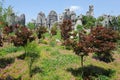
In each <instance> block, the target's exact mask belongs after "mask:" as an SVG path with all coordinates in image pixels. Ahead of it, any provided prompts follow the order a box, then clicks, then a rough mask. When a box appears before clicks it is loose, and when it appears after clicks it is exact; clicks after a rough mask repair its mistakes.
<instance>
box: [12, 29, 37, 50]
mask: <svg viewBox="0 0 120 80" xmlns="http://www.w3.org/2000/svg"><path fill="white" fill-rule="evenodd" d="M32 34H33V33H32V31H31V30H30V29H28V28H26V27H20V28H19V29H18V30H17V31H16V32H15V36H14V37H12V42H13V43H14V46H23V47H25V46H26V45H27V43H28V42H31V41H33V40H34V39H35V37H34V36H33V35H32ZM25 52H26V51H25Z"/></svg>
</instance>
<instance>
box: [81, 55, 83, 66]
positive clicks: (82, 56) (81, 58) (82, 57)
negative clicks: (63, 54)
mask: <svg viewBox="0 0 120 80" xmlns="http://www.w3.org/2000/svg"><path fill="white" fill-rule="evenodd" d="M81 67H82V68H83V55H81Z"/></svg>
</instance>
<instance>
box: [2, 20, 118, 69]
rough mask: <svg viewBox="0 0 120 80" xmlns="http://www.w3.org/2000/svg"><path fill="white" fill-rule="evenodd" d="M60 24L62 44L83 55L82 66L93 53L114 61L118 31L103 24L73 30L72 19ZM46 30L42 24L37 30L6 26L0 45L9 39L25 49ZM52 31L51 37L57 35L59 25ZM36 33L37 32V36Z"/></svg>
mask: <svg viewBox="0 0 120 80" xmlns="http://www.w3.org/2000/svg"><path fill="white" fill-rule="evenodd" d="M59 26H60V32H61V43H62V45H64V46H66V48H67V49H68V48H69V49H72V50H73V51H74V52H75V54H77V55H78V56H81V66H82V67H83V57H84V56H88V55H89V54H92V53H95V54H96V55H97V57H96V58H97V59H99V60H102V61H104V62H111V61H113V58H112V53H111V51H112V50H114V49H115V48H116V46H117V41H118V40H119V39H120V35H119V32H118V31H115V30H112V29H111V28H105V27H102V26H97V27H93V28H91V29H90V31H87V30H86V29H84V28H82V26H80V25H78V28H77V31H73V29H72V23H71V21H70V20H64V21H63V23H62V24H60V25H59ZM46 32H48V31H47V29H46V28H45V27H42V26H41V27H38V28H36V29H35V30H30V29H29V28H28V27H22V26H15V27H12V26H5V27H4V28H3V30H2V33H3V34H2V35H0V46H1V47H2V46H3V43H4V42H6V41H7V42H9V43H13V44H14V46H16V47H18V46H23V47H24V49H25V47H26V45H27V43H29V42H32V41H34V40H35V39H41V38H43V37H44V36H43V34H44V33H46ZM50 32H51V33H50V34H51V37H52V36H54V35H56V34H57V27H53V28H51V31H50ZM34 34H37V36H35V35H34ZM71 36H72V38H71ZM25 54H26V49H25Z"/></svg>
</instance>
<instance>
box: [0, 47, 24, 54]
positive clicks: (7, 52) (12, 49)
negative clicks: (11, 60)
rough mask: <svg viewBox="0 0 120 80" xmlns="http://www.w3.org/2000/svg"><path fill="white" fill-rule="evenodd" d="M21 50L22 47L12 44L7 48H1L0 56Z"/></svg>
mask: <svg viewBox="0 0 120 80" xmlns="http://www.w3.org/2000/svg"><path fill="white" fill-rule="evenodd" d="M21 50H23V48H22V47H15V46H13V45H10V46H8V47H6V48H2V49H0V56H5V55H6V54H10V53H15V52H18V51H21Z"/></svg>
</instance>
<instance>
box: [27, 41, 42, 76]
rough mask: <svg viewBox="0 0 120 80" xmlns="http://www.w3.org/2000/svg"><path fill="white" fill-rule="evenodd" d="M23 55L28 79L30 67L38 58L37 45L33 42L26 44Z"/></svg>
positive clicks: (30, 74) (30, 73) (30, 72)
mask: <svg viewBox="0 0 120 80" xmlns="http://www.w3.org/2000/svg"><path fill="white" fill-rule="evenodd" d="M25 55H26V56H25V57H26V61H27V64H28V69H29V77H32V65H33V63H34V62H35V61H36V60H37V59H38V58H39V57H40V50H39V47H38V44H37V43H35V42H31V43H28V44H27V45H26V53H25Z"/></svg>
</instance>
